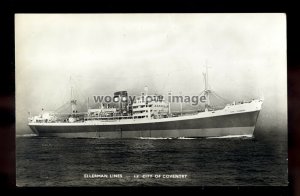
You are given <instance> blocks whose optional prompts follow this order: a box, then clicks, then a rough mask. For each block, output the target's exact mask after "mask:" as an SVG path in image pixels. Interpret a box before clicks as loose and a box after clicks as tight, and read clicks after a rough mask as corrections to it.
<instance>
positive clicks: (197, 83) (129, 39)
mask: <svg viewBox="0 0 300 196" xmlns="http://www.w3.org/2000/svg"><path fill="white" fill-rule="evenodd" d="M286 52H287V49H286V15H285V14H280V13H276V14H272V13H270V14H258V13H254V14H16V15H15V62H16V65H15V74H16V83H15V84H16V132H17V134H23V133H31V132H30V129H29V127H28V126H27V118H28V112H30V113H31V114H32V115H37V114H39V113H40V112H41V108H44V109H45V110H50V111H53V110H55V109H57V108H59V107H60V106H61V105H63V104H64V103H66V102H67V101H69V100H70V89H71V85H72V86H73V87H74V95H76V96H77V97H78V98H79V99H80V98H81V99H82V100H85V99H86V98H87V97H90V99H91V98H92V96H93V95H112V94H113V93H114V92H115V91H120V90H127V91H128V93H129V94H130V95H138V94H140V93H141V92H142V91H143V90H144V86H148V89H149V93H159V94H162V95H166V94H167V93H168V91H172V92H173V94H177V95H178V94H179V92H182V94H183V95H199V93H200V92H201V91H202V90H203V89H204V82H203V76H202V73H203V72H204V70H205V69H204V66H205V65H208V66H209V69H208V71H209V85H210V88H211V89H213V90H214V91H215V92H217V93H218V95H221V96H222V97H224V98H226V99H227V100H231V101H234V100H245V99H252V98H264V103H263V109H262V110H261V112H260V115H259V119H258V123H257V126H258V127H262V128H265V130H272V129H275V128H278V130H282V131H286V126H287V59H286V58H287V57H286ZM174 107H176V105H175V106H174ZM186 107H187V106H186Z"/></svg>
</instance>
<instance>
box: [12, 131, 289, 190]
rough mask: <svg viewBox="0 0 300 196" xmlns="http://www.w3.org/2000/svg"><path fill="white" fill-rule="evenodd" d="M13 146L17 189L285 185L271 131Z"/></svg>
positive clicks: (283, 158) (24, 141)
mask: <svg viewBox="0 0 300 196" xmlns="http://www.w3.org/2000/svg"><path fill="white" fill-rule="evenodd" d="M260 132H261V133H262V132H263V131H260ZM16 145H17V146H16V147H17V148H16V160H17V162H16V164H17V168H16V172H17V186H220V185H221V186H228V185H229V186H231V185H233V186H243V185H247V186H248V185H251V186H256V185H276V186H277V185H280V186H281V185H284V186H285V185H288V173H287V172H288V169H287V168H288V160H287V158H288V154H287V136H286V134H282V133H281V134H279V133H277V132H272V131H268V132H265V133H264V134H259V135H258V134H256V135H255V137H254V138H243V137H241V138H207V139H83V138H81V139H80V138H77V139H74V138H73V139H68V138H47V137H34V136H31V137H25V136H17V139H16ZM179 177H181V178H179Z"/></svg>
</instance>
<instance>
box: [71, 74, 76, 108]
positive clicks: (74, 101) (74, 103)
mask: <svg viewBox="0 0 300 196" xmlns="http://www.w3.org/2000/svg"><path fill="white" fill-rule="evenodd" d="M70 84H71V99H70V103H71V110H72V111H71V113H72V114H73V113H76V112H77V111H76V100H75V99H74V98H73V86H72V78H71V77H70Z"/></svg>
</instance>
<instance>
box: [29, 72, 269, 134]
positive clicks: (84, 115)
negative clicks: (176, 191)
mask: <svg viewBox="0 0 300 196" xmlns="http://www.w3.org/2000/svg"><path fill="white" fill-rule="evenodd" d="M203 76H204V82H205V89H204V90H203V91H202V93H201V94H202V95H203V98H204V99H203V100H204V108H203V110H195V111H192V112H183V111H182V102H180V104H181V111H180V112H172V111H171V102H170V100H168V101H167V100H166V99H164V98H163V96H162V95H157V94H154V95H150V94H148V88H145V90H144V92H142V93H141V95H139V96H138V97H137V98H136V99H135V100H134V101H133V102H132V103H130V102H129V99H128V93H127V91H118V92H115V93H114V99H117V100H118V101H117V104H116V106H113V107H110V106H109V104H107V105H106V106H104V104H103V103H101V104H100V107H99V108H89V107H87V111H86V112H77V109H76V101H77V100H75V99H74V98H73V97H72V96H71V100H70V102H69V104H70V106H71V111H70V112H69V113H67V114H59V113H55V112H47V111H43V110H42V112H41V114H39V115H37V116H32V117H31V116H30V117H29V118H28V120H29V122H28V125H29V127H30V128H31V130H32V131H33V132H34V133H35V134H37V135H38V136H46V137H52V136H54V137H71V138H74V137H83V138H201V137H223V136H225V137H226V136H246V137H252V136H253V133H254V130H255V126H256V122H257V119H258V116H259V112H260V110H261V108H262V103H263V99H252V100H250V101H240V102H235V101H233V102H231V103H227V104H226V105H225V106H224V107H221V108H217V107H213V106H212V104H210V98H211V97H212V96H213V95H214V91H212V90H211V89H210V88H209V86H208V73H207V71H206V73H203ZM149 98H150V99H149Z"/></svg>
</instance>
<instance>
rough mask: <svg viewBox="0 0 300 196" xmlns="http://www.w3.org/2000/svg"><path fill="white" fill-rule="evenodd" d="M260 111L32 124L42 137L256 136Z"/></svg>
mask: <svg viewBox="0 0 300 196" xmlns="http://www.w3.org/2000/svg"><path fill="white" fill-rule="evenodd" d="M258 114H259V111H251V112H244V113H235V114H227V115H221V116H211V117H205V118H203V117H197V116H195V117H194V118H189V119H181V120H166V121H159V122H142V123H127V124H122V123H118V124H107V123H106V124H84V123H82V124H80V125H79V124H77V125H76V124H51V125H45V124H43V125H38V124H29V126H30V128H31V129H32V131H33V132H34V133H36V134H38V135H39V136H47V137H49V136H58V137H85V138H179V137H222V136H235V135H241V136H252V135H253V133H254V130H255V125H256V121H257V117H258Z"/></svg>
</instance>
